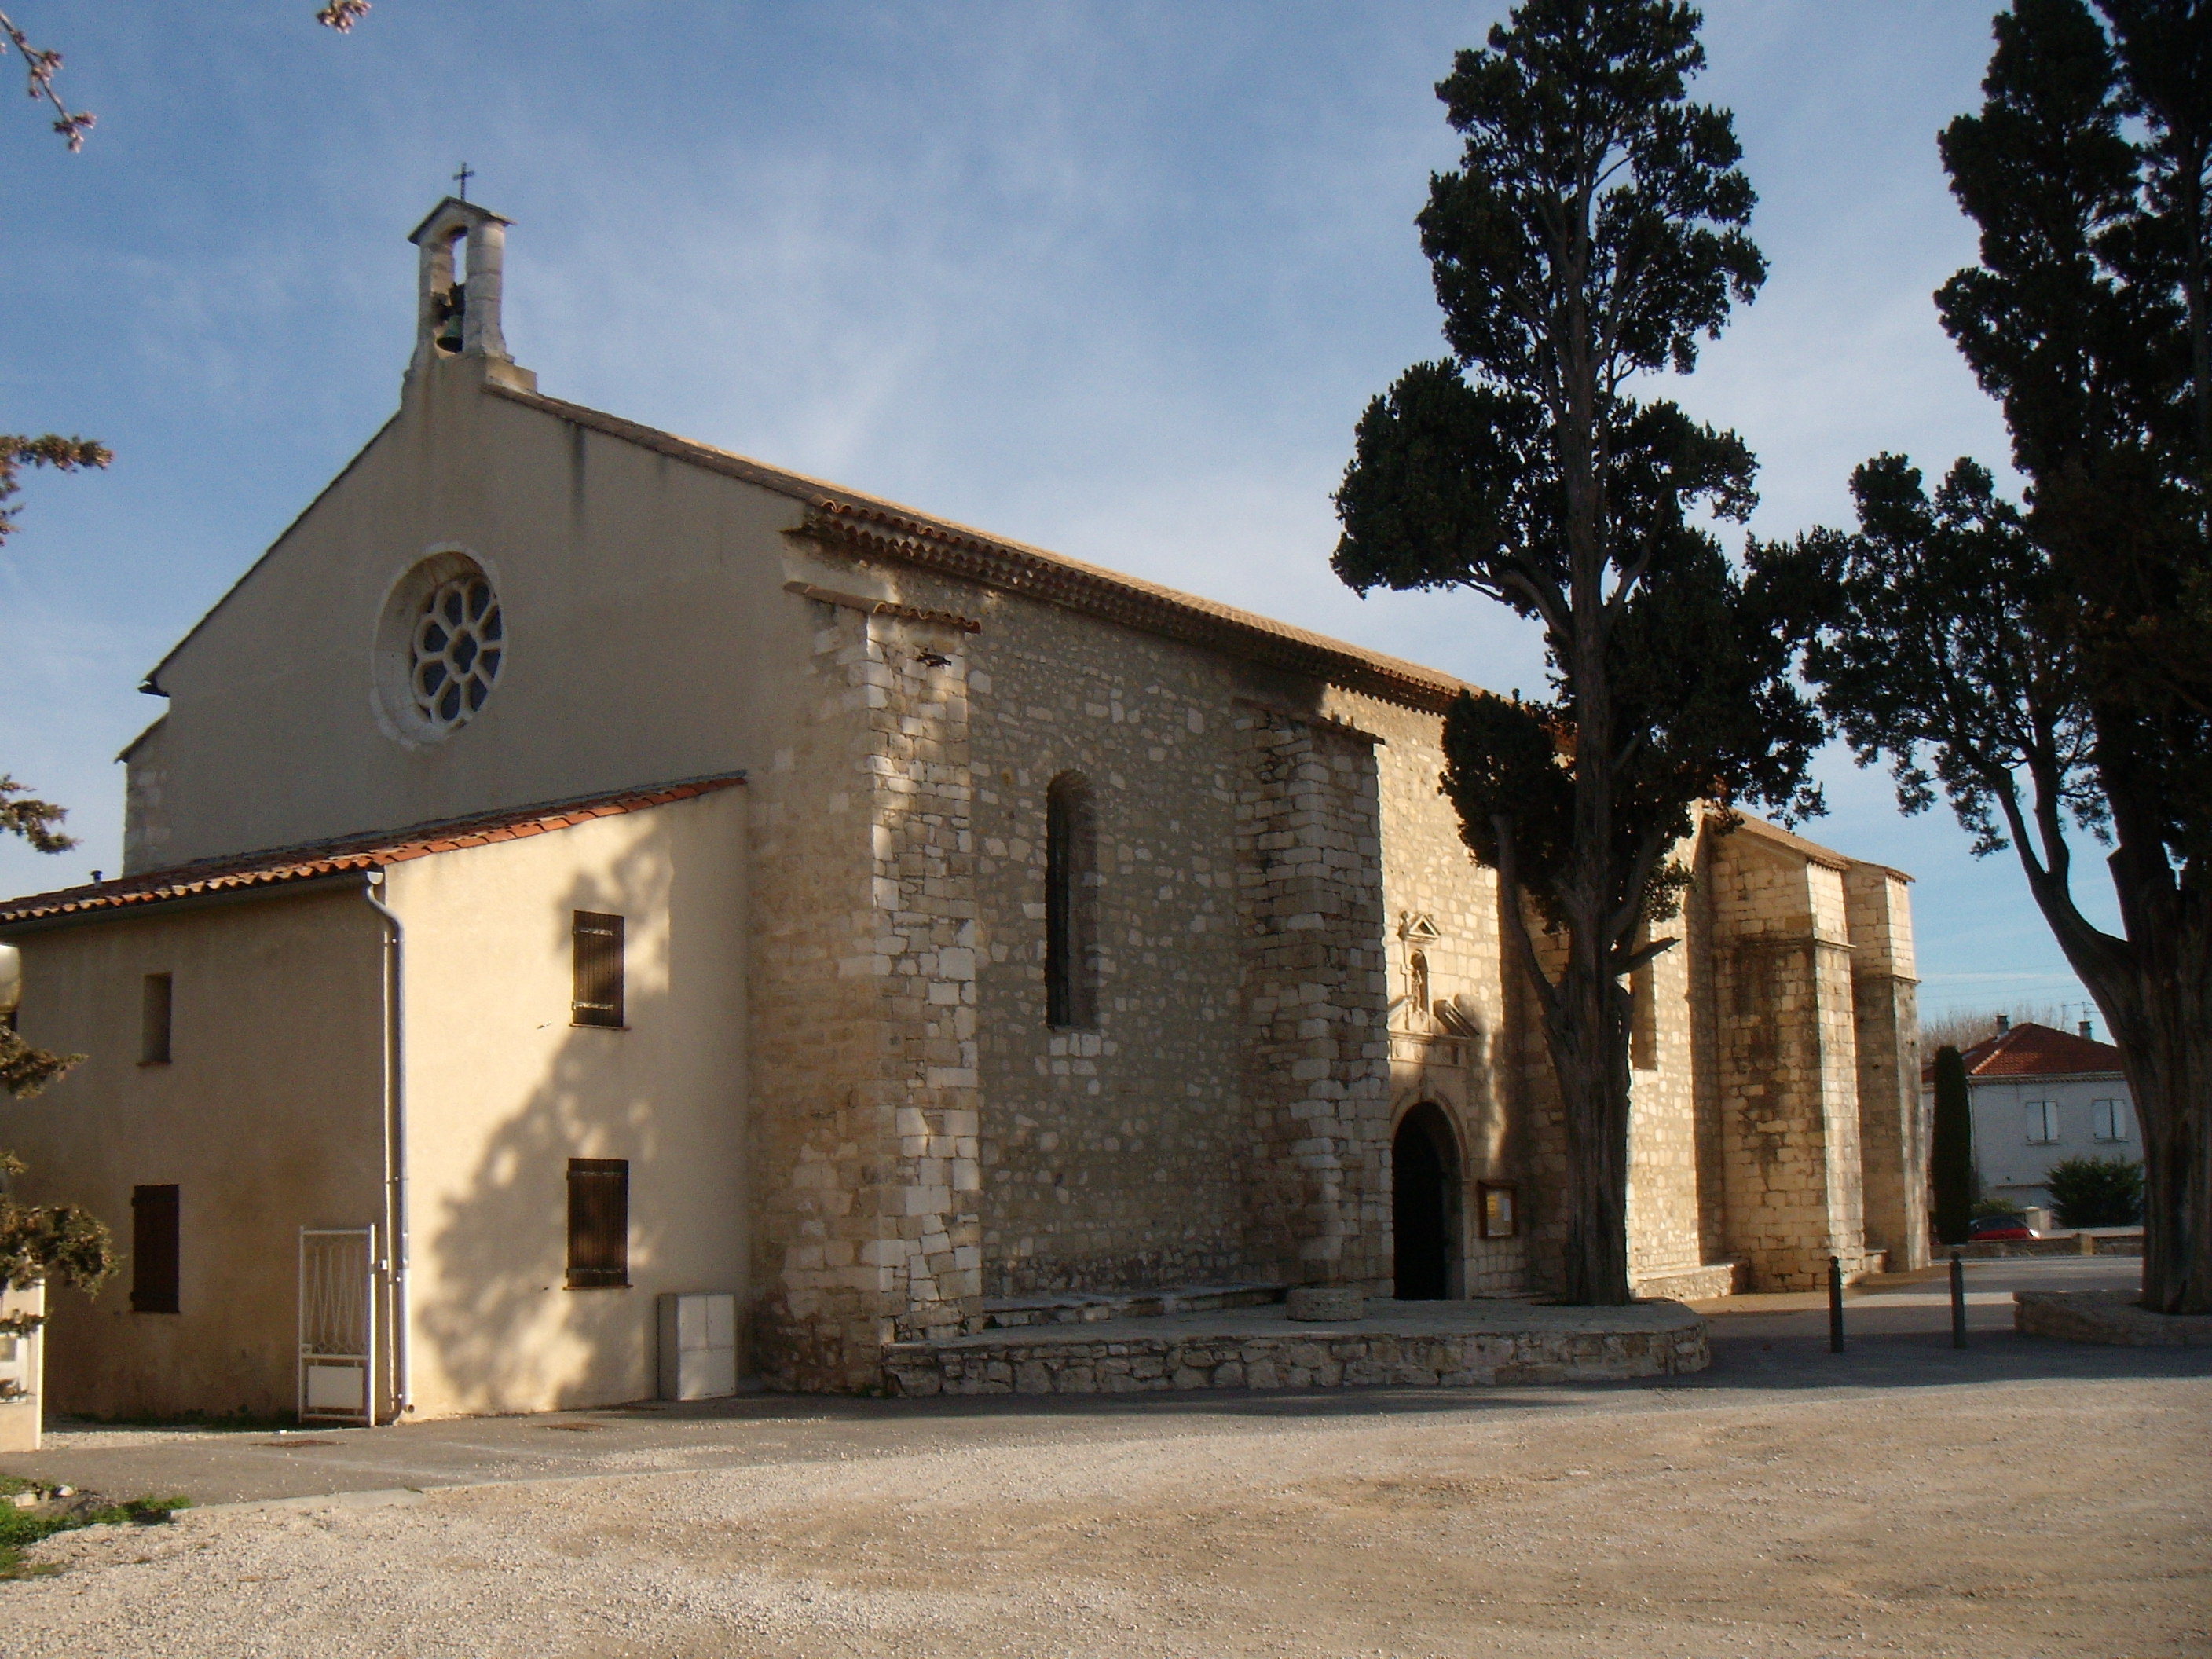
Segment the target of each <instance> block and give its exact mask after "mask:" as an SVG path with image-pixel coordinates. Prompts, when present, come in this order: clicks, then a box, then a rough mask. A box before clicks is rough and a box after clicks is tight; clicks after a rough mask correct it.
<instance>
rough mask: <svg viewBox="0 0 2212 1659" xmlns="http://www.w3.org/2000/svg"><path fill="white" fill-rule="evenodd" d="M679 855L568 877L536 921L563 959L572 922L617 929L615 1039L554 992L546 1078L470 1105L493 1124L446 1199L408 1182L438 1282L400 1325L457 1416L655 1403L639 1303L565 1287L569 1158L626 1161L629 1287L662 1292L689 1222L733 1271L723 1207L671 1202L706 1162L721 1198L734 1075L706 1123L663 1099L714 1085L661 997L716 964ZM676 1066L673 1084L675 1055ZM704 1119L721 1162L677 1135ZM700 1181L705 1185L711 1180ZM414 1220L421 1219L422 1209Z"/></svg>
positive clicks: (694, 1184) (730, 1167) (627, 1293)
mask: <svg viewBox="0 0 2212 1659" xmlns="http://www.w3.org/2000/svg"><path fill="white" fill-rule="evenodd" d="M689 850H690V856H691V857H693V858H695V859H696V858H703V857H705V856H707V854H706V853H705V851H704V849H702V848H690V849H689ZM685 852H686V848H685V846H684V838H683V837H681V836H670V835H669V834H668V833H667V832H665V831H664V832H663V833H661V834H656V835H650V836H643V837H641V838H640V840H639V841H638V842H637V843H636V844H635V845H634V846H632V847H631V848H629V849H627V850H626V851H625V852H624V853H623V854H622V856H621V857H619V858H618V859H617V860H614V861H613V862H612V863H611V865H610V866H608V867H606V868H605V869H604V870H602V871H600V872H596V873H593V874H589V875H581V876H579V877H577V878H575V879H574V880H573V881H572V882H571V883H570V884H569V886H568V890H567V891H566V892H565V893H563V894H562V895H560V896H557V897H555V898H553V899H552V900H550V902H549V903H548V905H547V908H546V913H545V915H544V924H543V925H544V927H545V928H546V930H547V933H548V939H549V942H550V945H552V947H553V949H554V950H555V951H556V952H557V953H558V954H559V956H560V957H561V959H562V960H563V961H565V960H566V957H567V952H568V941H569V938H570V929H571V926H572V922H573V917H574V912H576V911H579V910H587V911H598V912H604V913H607V914H612V915H625V916H627V917H628V918H629V922H630V927H629V936H630V937H629V942H628V943H629V951H628V960H627V963H626V964H625V967H626V975H625V977H626V981H627V983H626V986H625V1002H626V1007H625V1027H626V1029H623V1030H608V1029H605V1028H599V1027H591V1026H574V1027H569V1026H567V1025H566V1021H567V1020H568V1008H567V1006H566V1000H567V993H566V989H565V987H563V989H562V993H561V996H562V1002H561V1005H560V1006H556V1008H555V1009H554V1010H553V1011H552V1012H550V1016H549V1018H550V1019H551V1020H553V1021H556V1022H559V1023H560V1029H562V1032H563V1035H562V1040H561V1041H560V1042H559V1043H558V1045H557V1047H556V1051H555V1053H554V1054H553V1056H552V1058H551V1060H550V1062H549V1064H548V1065H547V1066H546V1068H545V1070H544V1075H543V1076H542V1077H541V1078H540V1079H538V1081H537V1082H536V1084H535V1085H532V1086H530V1087H528V1088H526V1089H524V1090H520V1091H517V1093H516V1095H515V1096H514V1097H513V1098H512V1099H511V1100H508V1101H496V1100H495V1101H491V1102H487V1103H481V1104H482V1108H483V1109H484V1110H485V1111H486V1112H488V1113H489V1114H491V1115H495V1117H496V1119H497V1121H496V1122H495V1126H494V1127H492V1128H491V1130H490V1132H489V1134H488V1136H487V1137H486V1138H485V1139H484V1141H483V1146H482V1151H481V1152H480V1154H479V1156H478V1157H477V1159H476V1162H475V1165H474V1167H473V1169H472V1170H471V1172H470V1175H469V1176H468V1179H467V1181H466V1182H465V1183H464V1184H463V1185H462V1186H461V1187H460V1188H459V1191H458V1193H457V1194H454V1193H448V1194H443V1195H440V1196H436V1197H433V1196H432V1194H430V1192H429V1191H428V1188H429V1187H430V1186H431V1184H432V1183H431V1182H426V1181H424V1180H422V1178H421V1177H420V1176H419V1175H418V1176H417V1177H416V1181H415V1187H416V1193H417V1194H418V1197H417V1204H418V1214H417V1237H418V1238H427V1240H428V1250H427V1252H426V1251H424V1250H423V1249H421V1248H420V1247H419V1246H418V1249H417V1257H418V1261H419V1260H420V1258H421V1257H422V1255H426V1254H427V1255H428V1256H429V1257H430V1258H431V1261H433V1262H434V1263H435V1282H434V1283H420V1282H419V1280H418V1285H419V1287H418V1290H417V1299H416V1313H415V1323H416V1328H417V1331H418V1333H419V1339H418V1340H419V1341H420V1343H421V1346H422V1347H424V1348H428V1349H430V1350H433V1351H435V1355H436V1357H437V1359H438V1361H439V1364H440V1366H441V1369H442V1370H444V1371H445V1373H446V1375H447V1378H448V1379H449V1380H450V1383H451V1384H452V1386H453V1389H454V1390H455V1393H456V1395H457V1401H456V1403H458V1404H459V1406H460V1407H462V1408H463V1409H468V1410H477V1411H487V1410H488V1411H501V1410H528V1409H542V1408H544V1407H550V1406H556V1405H559V1406H570V1405H596V1404H605V1403H610V1402H611V1401H620V1400H625V1399H635V1398H640V1397H642V1396H644V1395H651V1394H652V1393H653V1384H654V1376H653V1352H654V1343H655V1340H656V1334H657V1333H656V1322H655V1312H654V1307H653V1296H652V1292H651V1290H650V1289H649V1288H617V1287H605V1288H592V1289H578V1290H570V1289H568V1288H567V1286H566V1278H567V1265H568V1261H567V1258H568V1160H569V1159H570V1158H623V1159H627V1160H628V1161H629V1270H630V1271H629V1278H630V1282H631V1285H632V1286H633V1287H636V1286H653V1285H667V1279H668V1273H667V1264H668V1258H669V1255H670V1253H671V1243H673V1241H674V1240H675V1239H676V1238H677V1237H678V1236H679V1235H680V1234H681V1233H682V1231H683V1230H684V1229H685V1228H686V1227H687V1226H688V1227H689V1228H690V1229H691V1230H693V1231H694V1232H696V1231H698V1230H700V1229H702V1228H709V1227H711V1226H712V1225H714V1218H716V1217H719V1218H720V1220H721V1221H722V1223H723V1225H727V1226H729V1228H730V1231H731V1234H732V1247H731V1249H730V1250H729V1251H728V1252H726V1255H728V1257H729V1263H728V1265H727V1266H726V1267H724V1268H723V1269H722V1270H721V1271H723V1272H724V1273H726V1274H729V1275H731V1276H732V1279H733V1278H734V1275H735V1273H736V1272H737V1261H736V1257H737V1246H736V1243H735V1240H736V1238H737V1237H738V1235H737V1231H736V1226H735V1223H734V1221H732V1219H731V1214H732V1211H733V1210H734V1208H735V1206H734V1203H725V1204H722V1205H720V1206H710V1205H705V1204H702V1203H701V1202H698V1201H694V1202H693V1203H692V1204H691V1205H690V1206H688V1208H687V1206H684V1205H683V1204H681V1203H679V1202H678V1195H679V1194H680V1192H681V1191H683V1190H685V1189H689V1190H691V1191H694V1192H696V1191H697V1190H698V1189H699V1188H700V1186H701V1182H702V1176H701V1175H700V1173H699V1166H700V1164H701V1163H702V1160H703V1161H708V1162H711V1161H713V1160H716V1159H718V1158H720V1160H721V1167H722V1168H723V1169H725V1170H726V1171H727V1177H728V1181H729V1182H730V1185H731V1188H732V1192H734V1188H735V1183H736V1181H737V1177H738V1162H737V1160H738V1156H739V1153H738V1145H737V1142H738V1132H739V1128H740V1127H741V1122H742V1115H741V1113H740V1111H739V1110H738V1105H737V1103H736V1101H735V1099H734V1097H733V1096H734V1091H735V1088H736V1079H734V1078H733V1077H728V1076H724V1077H723V1078H722V1079H720V1081H721V1086H722V1088H723V1089H724V1090H726V1091H730V1094H731V1096H732V1097H730V1098H727V1099H726V1102H725V1105H724V1108H723V1109H722V1110H721V1111H720V1112H719V1113H716V1112H715V1111H714V1106H713V1102H712V1100H711V1099H710V1098H701V1097H698V1096H696V1095H694V1096H693V1097H691V1098H684V1099H671V1098H669V1096H670V1095H671V1094H678V1093H685V1094H689V1093H691V1091H693V1090H694V1089H695V1088H696V1089H700V1090H704V1089H708V1088H709V1087H711V1085H712V1082H713V1079H708V1077H706V1076H705V1072H706V1068H707V1066H708V1065H709V1064H710V1063H711V1059H712V1056H711V1055H710V1054H707V1053H704V1052H702V1050H703V1049H704V1048H706V1046H707V1042H708V1033H706V1032H703V1031H700V1030H690V1029H686V1028H684V1027H682V1026H680V1025H679V1024H678V1018H677V1015H676V1011H675V1008H674V1006H673V1004H674V999H673V998H671V994H670V989H669V987H671V985H674V984H678V983H680V982H683V981H684V976H685V975H690V974H697V973H702V972H704V973H709V974H711V973H714V971H716V969H715V965H714V964H715V963H716V962H718V961H720V959H722V957H723V956H724V955H725V954H726V950H724V949H722V948H718V944H717V940H716V939H715V937H714V936H715V935H716V934H717V933H718V932H719V931H720V929H718V927H717V926H716V923H717V920H718V911H717V909H716V908H715V907H714V906H711V905H706V906H701V907H698V908H696V912H695V913H694V914H690V915H687V908H688V907H687V905H686V902H685V900H686V889H687V882H686V878H685V870H684V854H685ZM662 860H665V863H663V862H662ZM656 913H657V914H659V915H665V917H666V919H667V920H666V928H665V933H656V932H655V931H654V930H653V929H650V928H647V927H641V926H640V923H641V921H643V920H644V919H645V918H647V917H648V916H651V915H655V914H656ZM641 933H643V934H645V935H646V936H647V939H651V940H652V944H651V945H649V946H647V948H643V949H641V948H640V947H641V945H646V939H640V937H639V935H640V934H641ZM702 957H703V958H707V960H705V961H702ZM735 1018H736V1012H735V1010H734V1009H733V1010H732V1021H733V1022H734V1021H735ZM534 1024H535V1023H534V1022H533V1027H534ZM472 1040H474V1041H476V1042H483V1043H489V1044H496V1043H498V1042H500V1041H501V1033H500V1032H499V1031H497V1030H488V1029H487V1030H478V1031H477V1032H475V1033H473V1034H472ZM687 1053H688V1054H690V1066H691V1070H690V1073H689V1074H688V1075H687V1074H686V1073H685V1072H684V1070H683V1069H682V1068H681V1067H679V1066H678V1065H677V1064H676V1062H675V1060H674V1058H673V1057H674V1056H676V1055H679V1054H687ZM702 1112H703V1113H705V1114H706V1115H707V1121H711V1122H714V1123H716V1124H718V1125H719V1127H720V1129H721V1131H722V1133H723V1134H724V1135H726V1138H727V1140H728V1143H729V1144H728V1146H727V1147H726V1148H723V1147H720V1146H700V1145H697V1144H696V1142H695V1141H693V1140H692V1138H690V1137H688V1136H685V1135H684V1134H683V1133H680V1128H681V1126H682V1125H683V1124H684V1123H685V1122H687V1121H691V1119H692V1116H693V1115H694V1114H696V1113H702ZM416 1167H417V1170H420V1168H421V1166H420V1164H417V1166H416ZM706 1179H707V1181H708V1182H709V1183H711V1182H712V1179H713V1177H712V1176H708V1177H706ZM710 1190H711V1184H710ZM424 1200H428V1205H427V1206H426V1205H425V1204H424ZM423 1207H428V1208H430V1209H432V1210H433V1212H432V1213H422V1208H423ZM667 1287H668V1288H682V1289H720V1288H735V1285H734V1283H732V1284H729V1285H680V1286H678V1285H667ZM426 1357H427V1356H426ZM417 1370H418V1375H419V1374H420V1371H421V1367H420V1366H418V1368H417Z"/></svg>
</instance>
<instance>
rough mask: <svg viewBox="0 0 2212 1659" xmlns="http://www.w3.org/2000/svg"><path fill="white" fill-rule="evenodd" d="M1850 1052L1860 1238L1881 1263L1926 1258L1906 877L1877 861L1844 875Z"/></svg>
mask: <svg viewBox="0 0 2212 1659" xmlns="http://www.w3.org/2000/svg"><path fill="white" fill-rule="evenodd" d="M1844 905H1845V910H1846V914H1847V916H1848V919H1849V922H1850V939H1851V951H1852V955H1851V1006H1852V1010H1853V1013H1854V1017H1855V1018H1856V1020H1857V1029H1856V1032H1855V1036H1856V1046H1857V1053H1858V1096H1859V1161H1860V1170H1861V1176H1860V1179H1861V1182H1862V1188H1863V1193H1864V1195H1865V1206H1866V1242H1867V1248H1868V1249H1870V1250H1887V1252H1888V1253H1889V1268H1890V1271H1891V1272H1893V1273H1902V1272H1905V1271H1908V1270H1910V1269H1911V1268H1914V1267H1926V1266H1927V1265H1928V1260H1929V1256H1928V1156H1927V1148H1928V1129H1927V1127H1926V1126H1925V1125H1923V1122H1922V1111H1923V1108H1922V1106H1921V1102H1920V1037H1919V1032H1920V1003H1919V993H1918V988H1917V987H1918V984H1919V981H1917V980H1916V979H1915V978H1914V977H1913V971H1914V963H1913V956H1912V910H1911V901H1910V899H1909V897H1908V896H1907V895H1906V892H1905V878H1904V877H1903V876H1900V875H1899V874H1898V873H1897V872H1895V871H1894V870H1887V869H1884V868H1883V867H1882V866H1880V865H1877V864H1854V865H1853V866H1851V867H1850V869H1849V870H1848V871H1846V872H1844Z"/></svg>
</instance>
